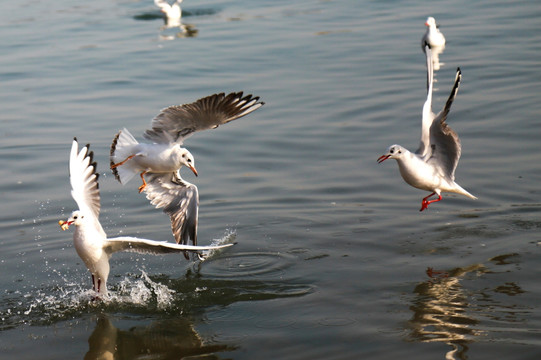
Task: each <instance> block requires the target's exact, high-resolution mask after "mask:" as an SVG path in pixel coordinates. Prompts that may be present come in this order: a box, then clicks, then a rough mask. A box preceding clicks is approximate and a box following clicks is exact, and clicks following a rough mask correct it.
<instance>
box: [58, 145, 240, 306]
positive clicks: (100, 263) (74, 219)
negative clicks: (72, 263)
mask: <svg viewBox="0 0 541 360" xmlns="http://www.w3.org/2000/svg"><path fill="white" fill-rule="evenodd" d="M89 146H90V145H86V146H84V147H83V148H82V149H81V151H80V152H79V151H78V148H79V145H78V143H77V139H76V138H75V139H74V140H73V143H72V146H71V152H70V160H69V173H70V183H71V188H72V190H71V196H72V197H73V200H75V202H76V203H77V206H79V210H76V211H74V212H72V214H71V216H70V217H69V219H68V220H67V221H63V220H60V221H59V222H58V224H59V225H60V227H61V228H62V230H67V229H68V228H69V226H70V225H75V226H76V227H75V231H74V233H73V243H74V246H75V250H76V251H77V254H78V255H79V257H80V258H81V259H82V260H83V262H84V263H85V265H86V267H87V268H88V270H90V273H91V275H92V286H93V289H94V290H95V291H96V292H97V293H98V294H99V295H104V296H106V295H107V278H108V276H109V258H110V257H111V255H112V254H113V253H115V252H117V251H132V252H138V253H148V254H156V255H161V254H169V253H184V252H186V251H193V252H198V253H199V252H200V251H208V250H213V249H219V248H224V247H228V246H231V245H233V244H225V245H218V246H190V245H179V244H172V243H167V242H161V241H155V240H147V239H139V238H135V237H128V236H122V237H116V238H107V234H106V233H105V231H104V230H103V228H102V226H101V224H100V221H99V215H100V207H101V205H100V191H99V184H98V173H97V171H96V163H95V162H94V161H93V152H91V151H90V152H89Z"/></svg>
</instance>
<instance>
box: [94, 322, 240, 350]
mask: <svg viewBox="0 0 541 360" xmlns="http://www.w3.org/2000/svg"><path fill="white" fill-rule="evenodd" d="M235 348H236V347H234V346H230V345H226V344H213V345H205V344H204V342H203V340H202V339H201V337H200V336H199V334H198V333H197V331H196V330H195V329H194V327H193V324H192V323H191V322H190V321H189V320H188V319H186V318H177V319H167V320H161V321H155V322H153V323H151V324H150V325H147V326H135V327H131V328H130V329H129V330H122V329H118V328H117V327H115V326H114V325H113V323H112V321H111V320H110V319H109V317H108V316H106V315H101V316H100V317H99V319H98V321H97V323H96V328H95V329H94V331H93V332H92V334H91V335H90V337H89V338H88V352H87V353H86V355H85V357H84V358H85V359H136V358H141V357H145V358H147V357H148V358H152V359H182V358H185V357H187V356H202V355H205V354H206V355H208V354H212V353H215V352H219V351H231V350H234V349H235ZM213 358H214V359H218V357H216V355H214V356H213Z"/></svg>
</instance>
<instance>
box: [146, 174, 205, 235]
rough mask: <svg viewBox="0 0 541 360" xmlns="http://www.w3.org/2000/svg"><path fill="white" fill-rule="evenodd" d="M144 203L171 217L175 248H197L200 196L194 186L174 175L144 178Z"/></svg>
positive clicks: (151, 175)
mask: <svg viewBox="0 0 541 360" xmlns="http://www.w3.org/2000/svg"><path fill="white" fill-rule="evenodd" d="M145 192H146V194H147V199H148V200H150V203H151V204H152V205H154V206H156V208H163V212H165V213H166V214H168V215H169V216H170V217H171V229H172V230H173V235H174V236H175V240H176V242H177V244H188V242H189V241H191V242H192V244H193V245H197V217H198V211H199V192H198V190H197V186H195V185H193V184H190V183H188V182H186V181H184V180H182V179H181V178H180V176H178V175H177V173H168V174H159V173H153V174H150V175H148V177H147V186H146V188H145Z"/></svg>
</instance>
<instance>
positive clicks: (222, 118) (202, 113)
mask: <svg viewBox="0 0 541 360" xmlns="http://www.w3.org/2000/svg"><path fill="white" fill-rule="evenodd" d="M263 104H264V103H263V102H261V101H259V97H258V96H255V97H254V96H252V95H246V96H243V94H242V92H238V93H231V94H228V95H225V94H224V93H221V94H214V95H210V96H207V97H205V98H202V99H199V100H197V101H196V102H194V103H191V104H185V105H179V106H170V107H168V108H165V109H163V110H162V111H161V112H160V113H159V114H158V115H157V116H156V117H155V118H154V119H153V120H152V123H151V129H149V130H146V131H145V133H144V134H143V136H144V137H145V139H147V140H151V141H153V142H155V143H172V142H176V143H182V141H183V139H184V138H186V137H188V136H190V135H191V134H193V133H194V132H196V131H201V130H206V129H214V128H216V127H218V126H219V125H222V124H226V123H228V122H230V121H233V120H235V119H238V118H240V117H243V116H245V115H248V114H249V113H251V112H252V111H255V110H257V109H259V108H260V107H261V106H263Z"/></svg>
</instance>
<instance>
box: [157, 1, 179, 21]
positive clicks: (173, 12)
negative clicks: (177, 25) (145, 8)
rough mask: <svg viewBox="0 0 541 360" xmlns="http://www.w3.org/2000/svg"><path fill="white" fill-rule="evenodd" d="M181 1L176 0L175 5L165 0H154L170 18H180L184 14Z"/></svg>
mask: <svg viewBox="0 0 541 360" xmlns="http://www.w3.org/2000/svg"><path fill="white" fill-rule="evenodd" d="M181 2H182V0H176V1H175V2H174V3H173V5H170V4H169V3H168V2H167V1H165V0H154V4H156V6H157V7H159V8H160V11H161V12H162V13H164V14H165V16H166V17H167V19H168V20H180V17H181V16H182V9H181V8H180V3H181Z"/></svg>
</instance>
